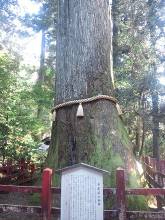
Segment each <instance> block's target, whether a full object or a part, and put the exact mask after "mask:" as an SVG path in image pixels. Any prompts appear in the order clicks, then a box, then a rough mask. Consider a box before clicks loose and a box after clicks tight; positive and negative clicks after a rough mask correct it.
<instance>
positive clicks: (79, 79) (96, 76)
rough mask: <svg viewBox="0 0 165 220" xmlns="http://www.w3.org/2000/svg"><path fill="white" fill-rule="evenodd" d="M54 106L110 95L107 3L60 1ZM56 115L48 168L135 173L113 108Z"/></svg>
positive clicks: (97, 106) (97, 104) (102, 103)
mask: <svg viewBox="0 0 165 220" xmlns="http://www.w3.org/2000/svg"><path fill="white" fill-rule="evenodd" d="M58 4H59V5H58V31H57V74H56V104H59V103H63V102H66V101H68V100H75V99H81V98H87V97H92V96H95V95H98V94H104V95H113V77H112V76H113V75H112V58H111V54H112V39H111V36H112V26H111V10H110V9H111V6H110V4H109V1H107V0H83V1H82V0H72V1H69V0H64V1H60V0H59V1H58ZM77 107H78V106H77V105H73V106H69V107H63V108H60V109H58V110H57V116H56V121H55V122H54V123H53V127H52V141H51V146H50V148H49V152H48V158H47V163H48V164H49V166H52V167H58V168H60V167H64V166H68V165H72V164H74V163H79V162H86V163H88V164H91V165H95V166H97V167H102V168H104V169H107V170H110V171H112V172H114V171H115V168H116V167H118V166H123V167H124V168H125V169H126V171H127V172H130V173H131V172H133V171H134V170H135V164H134V158H133V154H132V149H131V147H132V146H131V144H130V142H129V139H128V135H127V132H126V130H125V129H124V126H123V123H122V120H121V118H120V117H119V115H118V112H117V109H116V106H115V104H114V103H113V102H110V101H107V100H98V101H94V102H90V103H86V104H83V108H84V117H82V118H77V117H76V111H77Z"/></svg>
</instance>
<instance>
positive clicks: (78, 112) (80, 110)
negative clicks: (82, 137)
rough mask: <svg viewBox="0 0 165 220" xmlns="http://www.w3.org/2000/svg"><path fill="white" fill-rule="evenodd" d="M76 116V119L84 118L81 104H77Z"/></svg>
mask: <svg viewBox="0 0 165 220" xmlns="http://www.w3.org/2000/svg"><path fill="white" fill-rule="evenodd" d="M76 116H77V117H84V110H83V107H82V103H79V106H78V109H77V114H76Z"/></svg>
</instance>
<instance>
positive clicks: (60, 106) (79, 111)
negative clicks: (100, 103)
mask: <svg viewBox="0 0 165 220" xmlns="http://www.w3.org/2000/svg"><path fill="white" fill-rule="evenodd" d="M100 99H105V100H109V101H111V102H113V103H114V104H115V105H116V108H117V110H118V113H119V115H121V114H122V112H121V109H120V107H119V104H118V103H117V99H115V98H114V97H112V96H108V95H98V96H93V97H90V98H86V99H76V100H73V101H68V102H63V103H61V104H58V105H56V106H55V107H54V108H52V114H53V117H54V120H55V117H56V110H57V109H60V108H63V107H66V106H71V105H75V104H79V106H78V110H77V114H76V116H77V117H83V116H84V112H83V107H82V104H83V103H88V102H93V101H97V100H100Z"/></svg>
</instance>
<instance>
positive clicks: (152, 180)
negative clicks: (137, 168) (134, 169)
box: [143, 157, 165, 208]
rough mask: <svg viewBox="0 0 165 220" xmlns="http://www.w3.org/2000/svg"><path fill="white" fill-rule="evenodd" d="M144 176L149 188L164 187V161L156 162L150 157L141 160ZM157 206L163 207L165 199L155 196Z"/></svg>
mask: <svg viewBox="0 0 165 220" xmlns="http://www.w3.org/2000/svg"><path fill="white" fill-rule="evenodd" d="M143 168H144V176H145V179H146V180H147V182H148V185H149V186H150V187H151V188H164V187H165V160H159V161H158V160H156V159H155V158H151V157H144V158H143ZM156 199H157V206H158V208H161V207H162V206H163V205H165V197H164V196H163V197H162V196H156Z"/></svg>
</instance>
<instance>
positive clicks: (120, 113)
mask: <svg viewBox="0 0 165 220" xmlns="http://www.w3.org/2000/svg"><path fill="white" fill-rule="evenodd" d="M116 108H117V111H118V114H119V115H120V116H121V115H122V114H123V113H122V110H121V108H120V105H119V104H118V103H116Z"/></svg>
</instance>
